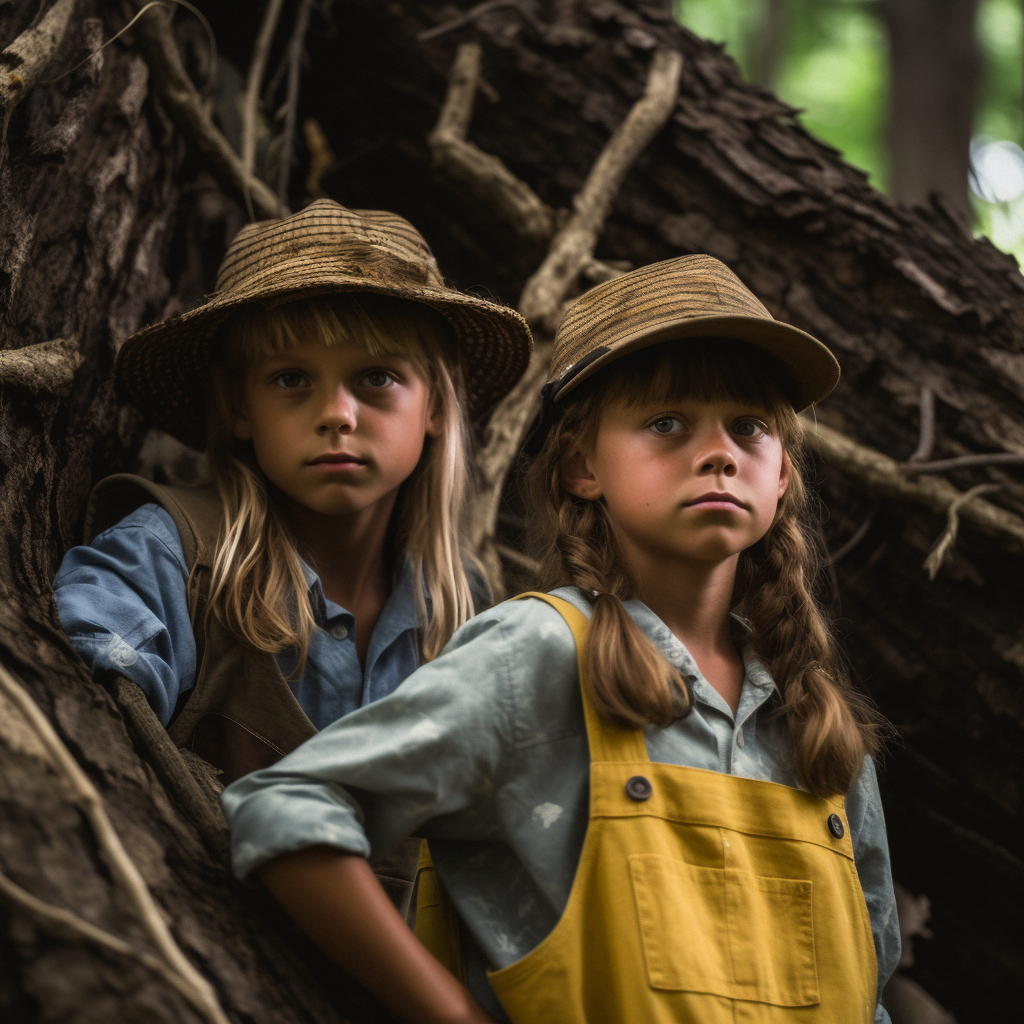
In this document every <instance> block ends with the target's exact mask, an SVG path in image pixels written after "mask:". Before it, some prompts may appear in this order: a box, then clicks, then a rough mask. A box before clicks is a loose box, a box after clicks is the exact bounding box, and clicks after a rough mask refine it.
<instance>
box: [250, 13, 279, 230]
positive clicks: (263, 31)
mask: <svg viewBox="0 0 1024 1024" xmlns="http://www.w3.org/2000/svg"><path fill="white" fill-rule="evenodd" d="M283 6H284V0H267V8H266V10H265V11H264V12H263V22H262V24H261V25H260V31H259V35H258V36H257V37H256V42H255V43H254V44H253V48H252V60H251V61H250V62H249V74H248V76H247V77H246V80H245V98H244V99H243V101H242V140H241V145H240V149H241V156H242V169H243V170H244V171H245V173H246V174H248V175H252V174H253V173H254V171H255V167H256V120H257V108H258V106H259V96H260V85H261V84H262V82H263V72H264V71H265V70H266V67H267V57H268V56H269V54H270V44H271V43H272V42H273V41H274V33H275V32H276V31H277V22H278V19H279V18H280V17H281V8H282V7H283ZM245 200H246V205H247V206H248V208H249V217H250V218H251V219H253V220H255V216H254V214H253V210H252V200H251V198H250V197H249V195H248V191H247V192H246V197H245Z"/></svg>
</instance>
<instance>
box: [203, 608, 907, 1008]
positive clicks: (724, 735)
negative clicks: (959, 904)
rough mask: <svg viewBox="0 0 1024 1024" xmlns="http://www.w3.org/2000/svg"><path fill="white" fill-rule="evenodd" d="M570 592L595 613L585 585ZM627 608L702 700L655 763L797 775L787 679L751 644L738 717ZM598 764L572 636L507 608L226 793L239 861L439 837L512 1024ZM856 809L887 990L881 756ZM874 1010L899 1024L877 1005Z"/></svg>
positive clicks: (852, 809) (477, 960) (650, 617)
mask: <svg viewBox="0 0 1024 1024" xmlns="http://www.w3.org/2000/svg"><path fill="white" fill-rule="evenodd" d="M556 593H557V594H558V596H560V597H564V598H565V599H566V600H570V601H572V602H573V603H574V604H575V605H576V606H577V607H578V608H580V610H581V611H584V612H585V614H588V615H589V613H590V607H589V605H588V604H587V602H586V601H585V600H584V599H583V598H582V596H581V595H580V594H579V592H578V591H576V590H569V589H566V590H560V591H556ZM626 608H627V610H628V611H629V614H630V615H631V616H632V617H633V620H634V621H635V622H636V624H637V625H638V626H639V627H640V628H641V629H642V630H643V632H644V633H645V634H646V635H647V636H648V637H649V638H650V639H651V640H652V641H653V642H654V643H655V645H656V646H657V647H658V648H659V649H660V650H661V652H662V653H663V654H664V656H665V657H666V658H667V659H668V660H669V661H670V662H671V663H672V664H673V665H675V666H677V667H678V668H679V669H680V671H681V672H682V673H683V674H685V675H687V676H688V677H689V678H690V680H691V682H692V684H693V691H694V696H695V698H696V701H695V705H696V706H695V708H694V710H693V712H692V713H691V714H690V715H689V716H687V717H686V718H683V719H679V720H677V721H675V722H673V723H672V724H671V725H670V726H669V727H668V728H665V729H659V728H656V727H654V726H651V727H648V728H647V729H646V730H645V738H646V742H647V750H648V753H649V755H650V757H651V759H652V760H654V761H661V762H665V763H667V764H676V765H687V766H690V767H693V768H703V769H708V770H710V771H718V772H727V773H729V774H733V775H740V776H743V777H745V778H751V779H766V780H770V781H772V782H778V783H781V784H782V785H786V786H796V785H797V780H796V777H795V774H794V771H793V768H792V763H791V758H790V756H789V749H790V748H789V742H788V737H787V734H786V731H785V727H784V725H783V724H782V723H780V722H779V721H778V720H777V719H776V718H773V717H772V716H771V715H770V714H769V711H770V707H771V705H770V703H769V701H770V698H771V696H772V694H773V693H774V692H775V682H774V680H773V679H772V677H771V675H770V674H769V672H768V671H767V669H766V668H765V666H764V665H763V664H762V663H761V662H760V660H759V659H758V658H757V656H756V655H755V654H754V652H753V651H752V650H751V649H750V648H749V647H748V648H747V649H746V650H745V651H744V664H745V667H746V676H745V678H744V680H743V689H742V691H741V694H740V702H739V708H738V710H737V713H736V714H735V715H733V713H732V711H731V709H730V708H729V705H728V704H726V702H725V701H724V700H723V698H722V696H721V695H720V694H719V693H718V692H717V691H716V690H715V689H714V687H712V686H711V684H710V683H708V682H707V680H705V679H704V678H703V676H702V675H701V673H700V670H699V668H698V667H697V664H696V662H695V661H694V660H693V658H692V657H691V656H690V654H689V652H688V651H687V650H686V648H685V647H684V646H683V644H681V643H680V642H679V640H678V639H677V638H676V637H675V636H674V635H673V634H672V632H671V631H670V630H669V629H668V627H667V626H666V625H665V624H664V623H663V622H662V621H661V620H660V619H659V618H658V617H657V616H656V615H655V614H654V613H653V612H652V611H651V610H650V609H649V608H647V606H646V605H644V604H642V603H641V602H639V601H629V602H627V603H626ZM589 764H590V751H589V747H588V742H587V733H586V725H585V722H584V718H583V706H582V701H581V698H580V691H579V681H578V675H577V662H576V646H575V643H574V641H573V637H572V633H571V632H570V631H569V628H568V626H567V625H566V624H565V622H564V620H563V619H562V618H561V616H560V615H559V614H558V613H557V612H556V611H554V609H552V608H550V607H549V606H548V605H546V604H543V603H542V602H540V601H529V600H526V601H511V602H506V603H505V604H502V605H499V606H498V607H496V608H492V609H491V610H490V611H488V612H484V613H483V614H482V615H478V616H477V617H476V618H475V619H473V620H472V621H470V622H468V623H466V625H464V626H463V627H462V628H461V629H460V630H458V631H457V632H456V634H455V635H454V636H453V637H452V639H451V641H450V643H449V644H448V646H447V647H446V648H445V651H444V653H443V654H442V655H441V656H440V657H439V658H436V659H435V660H434V661H432V662H430V664H428V665H425V666H424V667H423V668H421V669H420V670H419V671H418V672H416V673H415V674H414V675H413V676H412V677H411V678H410V679H409V680H407V681H406V683H405V684H404V685H403V686H402V687H401V689H399V690H398V692H397V693H395V694H393V695H392V696H390V697H388V698H387V699H386V700H382V701H379V702H378V703H376V704H374V705H372V706H371V707H367V708H363V709H361V710H360V711H357V712H356V713H355V714H353V715H349V717H348V718H345V719H343V720H342V721H340V722H336V723H335V724H334V725H332V726H331V727H330V728H328V729H326V730H324V731H323V732H322V733H320V734H319V735H318V736H315V737H313V739H311V740H309V741H307V742H306V743H304V744H303V745H302V746H301V747H299V749H298V750H295V751H293V752H292V753H291V754H289V755H288V756H287V757H285V758H283V759H282V760H281V761H278V762H277V764H275V765H274V766H273V767H271V768H267V769H264V770H262V771H258V772H254V773H253V774H252V775H248V776H246V777H245V778H244V779H240V780H239V781H238V782H236V783H234V784H233V785H231V786H229V787H228V788H227V789H226V790H225V791H224V796H223V804H224V809H225V813H226V814H227V817H228V822H229V823H230V825H231V844H232V856H233V860H234V868H235V872H236V874H237V875H238V876H239V877H245V876H247V875H249V874H250V873H251V872H253V871H254V870H256V869H257V868H259V867H260V866H261V865H263V864H266V863H267V862H268V861H270V860H272V859H273V858H274V857H277V856H279V855H280V854H283V853H287V852H290V851H293V850H298V849H302V848H303V847H306V846H311V845H316V844H320V843H324V844H327V845H330V846H334V847H336V848H338V849H339V850H344V851H347V852H350V853H356V854H362V855H363V856H366V855H368V854H370V852H371V851H372V852H374V853H385V852H387V851H388V850H389V849H392V848H393V847H394V846H395V845H396V844H397V843H398V842H399V841H400V840H401V839H403V838H405V837H406V836H408V835H418V836H423V837H425V838H427V839H429V840H430V848H431V853H432V854H433V859H434V863H435V865H436V867H437V871H438V874H439V875H440V877H441V879H442V881H443V882H444V884H445V888H446V889H447V891H448V893H449V895H450V896H451V898H452V901H453V902H454V904H455V906H456V908H457V910H458V912H459V915H460V917H461V918H462V920H463V922H464V923H465V925H466V932H467V937H466V948H465V950H464V952H465V954H466V967H467V975H468V982H469V987H470V989H471V991H472V992H473V994H474V995H475V996H476V998H477V999H478V1000H480V1002H481V1003H483V1005H484V1006H485V1007H486V1008H487V1009H488V1010H489V1011H490V1012H491V1013H492V1014H493V1015H494V1016H495V1017H496V1018H497V1019H499V1020H507V1017H505V1015H504V1014H503V1012H502V1010H501V1007H500V1006H499V1005H498V1004H497V1001H496V999H495V996H494V993H493V991H492V990H491V988H490V986H489V984H488V982H487V979H486V973H485V969H486V968H488V967H491V968H500V967H506V966H508V965H509V964H510V963H512V962H514V961H515V960H518V959H519V958H520V957H522V956H524V955H525V954H526V953H528V952H529V951H530V950H531V949H533V948H534V947H535V946H536V945H537V943H539V942H540V941H541V939H543V938H544V937H545V936H546V935H547V934H548V933H549V932H550V931H551V929H552V928H553V927H554V926H555V924H556V923H557V921H558V919H559V918H560V917H561V915H562V912H563V911H564V909H565V906H566V903H567V902H568V899H569V890H570V888H571V887H572V882H573V878H574V876H575V873H576V865H577V863H578V862H579V857H580V852H581V850H582V848H583V839H584V836H585V835H586V831H587V823H588V786H589V782H588V778H589ZM846 813H847V817H848V820H849V823H850V831H851V838H852V840H853V850H854V860H855V862H856V867H857V873H858V875H859V877H860V882H861V887H862V889H863V891H864V898H865V901H866V903H867V909H868V915H869V917H870V919H871V931H872V935H873V936H874V941H875V952H876V955H877V959H878V992H879V994H880V993H881V991H882V987H883V986H884V984H885V982H886V981H887V980H888V979H889V976H890V975H891V974H892V972H893V970H894V969H895V967H896V964H897V962H898V961H899V957H900V936H899V923H898V920H897V917H896V902H895V897H894V895H893V887H892V877H891V874H890V866H889V850H888V845H887V842H886V835H885V821H884V819H883V816H882V807H881V801H880V799H879V795H878V785H877V782H876V779H875V770H874V765H873V764H872V762H871V760H870V759H867V760H865V762H864V767H863V769H862V771H861V772H860V774H859V776H858V778H857V779H856V781H855V782H854V784H853V785H852V786H851V788H850V790H849V792H848V793H847V794H846ZM875 1020H876V1022H885V1021H888V1015H887V1014H886V1012H885V1010H884V1009H883V1008H882V1007H881V1005H880V1004H879V1005H878V1007H877V1009H876V1015H875Z"/></svg>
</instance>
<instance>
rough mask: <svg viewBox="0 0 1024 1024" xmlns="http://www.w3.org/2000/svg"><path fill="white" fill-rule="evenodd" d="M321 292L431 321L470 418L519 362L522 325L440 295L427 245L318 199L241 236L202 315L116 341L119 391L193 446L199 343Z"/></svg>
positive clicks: (497, 394) (201, 426)
mask: <svg viewBox="0 0 1024 1024" xmlns="http://www.w3.org/2000/svg"><path fill="white" fill-rule="evenodd" d="M330 292H374V293H376V294H379V295H394V296H396V297H398V298H402V299H410V300H412V301H413V302H421V303H423V304H424V305H427V306H430V307H431V308H432V309H434V310H436V311H437V312H438V313H440V314H441V316H443V317H444V319H445V320H446V321H447V322H448V324H449V326H450V327H451V329H452V333H453V334H454V336H455V340H456V344H457V345H458V350H459V356H460V360H461V363H462V371H463V377H464V380H465V383H466V398H467V402H468V406H469V409H468V412H469V415H470V417H471V418H476V417H479V416H481V415H483V414H484V413H486V412H487V411H488V410H490V409H491V407H492V406H493V405H494V404H495V402H497V401H498V400H499V399H500V398H502V397H503V396H504V395H506V394H507V393H508V392H509V390H510V389H511V388H512V385H513V384H515V382H516V381H517V380H518V379H519V378H520V376H522V373H523V371H524V370H525V369H526V364H527V363H528V362H529V359H530V352H531V351H532V349H533V339H532V338H531V336H530V329H529V327H527V325H526V321H525V320H524V319H523V318H522V317H521V316H520V315H519V313H517V312H516V311H515V310H514V309H510V308H508V307H507V306H499V305H498V304H496V303H493V302H487V301H486V300H485V299H478V298H476V297H475V296H472V295H464V294H463V293H462V292H458V291H455V290H454V289H452V288H448V287H446V286H445V283H444V280H443V279H442V277H441V274H440V271H438V269H437V263H436V262H435V260H434V257H433V255H432V254H431V252H430V248H429V246H428V245H427V243H426V242H425V241H424V240H423V237H422V236H421V235H420V233H419V232H418V231H417V230H416V229H415V228H414V227H413V226H412V225H411V224H410V223H409V222H408V221H407V220H405V219H404V218H402V217H399V216H398V215H397V214H394V213H387V212H385V211H382V210H348V209H346V208H345V207H344V206H341V205H340V204H339V203H336V202H334V201H333V200H330V199H318V200H317V201H316V202H314V203H311V204H310V205H309V206H307V207H306V209H304V210H302V211H301V212H300V213H296V214H294V215H293V216H291V217H286V218H284V219H283V220H264V221H259V222H257V223H255V224H247V225H246V226H245V227H244V228H242V230H241V231H239V232H238V234H237V235H236V236H235V239H234V241H233V242H232V243H231V245H230V247H229V248H228V251H227V254H226V255H225V257H224V260H223V261H222V263H221V265H220V270H219V271H218V272H217V286H216V290H215V291H214V293H213V294H212V295H210V296H208V297H207V299H206V301H205V302H204V303H203V304H202V305H200V306H198V307H197V308H195V309H193V310H190V311H189V312H187V313H182V314H180V315H179V316H175V317H172V318H171V319H169V320H164V321H163V322H162V323H158V324H153V325H152V326H151V327H147V328H145V329H144V330H142V331H139V333H138V334H135V335H133V336H132V337H130V338H129V339H128V340H127V341H126V342H125V343H124V345H123V346H122V347H121V350H120V352H119V353H118V356H117V366H116V370H115V374H116V381H117V386H118V389H119V391H120V393H121V395H122V396H123V397H124V398H126V399H128V400H129V401H131V402H132V403H134V404H135V405H136V406H137V407H138V408H139V409H141V410H142V411H143V413H145V415H146V416H147V418H148V419H149V420H150V421H151V422H152V423H153V425H154V426H156V427H159V428H160V429H161V430H166V431H167V432H168V433H170V434H173V435H174V436H175V437H177V438H179V439H180V440H181V441H184V442H185V443H186V444H188V445H191V446H192V447H194V448H202V447H204V446H205V444H206V385H205V381H206V380H207V378H208V377H209V366H210V361H209V341H210V338H211V336H212V335H213V333H214V332H215V331H216V330H217V328H218V327H220V325H221V324H222V323H223V322H224V321H225V320H226V319H227V318H228V316H230V315H231V313H233V312H234V311H235V310H237V309H239V308H240V307H241V306H246V305H265V306H267V307H271V306H276V305H279V304H281V303H283V302H290V301H292V300H294V299H299V298H306V297H311V296H313V295H323V294H328V293H330Z"/></svg>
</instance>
